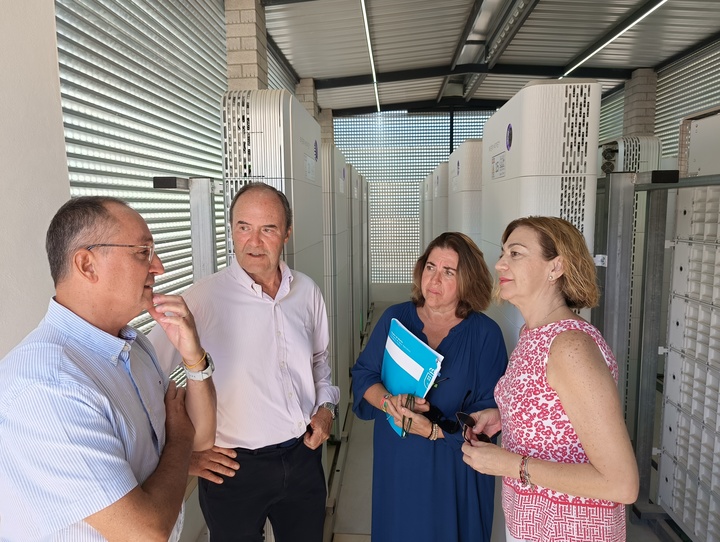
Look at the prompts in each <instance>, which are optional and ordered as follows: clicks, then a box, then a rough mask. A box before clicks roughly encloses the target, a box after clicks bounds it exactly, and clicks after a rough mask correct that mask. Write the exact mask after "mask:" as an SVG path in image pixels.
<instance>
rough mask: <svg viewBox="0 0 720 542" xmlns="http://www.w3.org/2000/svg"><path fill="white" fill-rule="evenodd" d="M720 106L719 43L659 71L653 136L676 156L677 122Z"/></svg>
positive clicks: (663, 151) (664, 154) (663, 153)
mask: <svg viewBox="0 0 720 542" xmlns="http://www.w3.org/2000/svg"><path fill="white" fill-rule="evenodd" d="M718 104H720V40H719V41H716V42H714V43H712V44H710V45H708V46H707V47H703V48H702V49H701V50H699V51H697V52H696V53H694V54H692V55H690V56H687V57H685V58H683V59H681V60H679V61H677V62H675V63H674V64H671V65H670V66H667V67H666V68H663V69H662V70H659V71H658V83H657V103H656V114H655V135H657V136H658V137H659V138H660V141H661V142H662V155H663V156H664V157H665V156H677V154H678V133H679V128H680V121H681V119H682V118H683V117H686V116H688V115H690V114H692V113H696V112H698V111H702V110H703V109H707V108H709V107H712V106H715V105H718Z"/></svg>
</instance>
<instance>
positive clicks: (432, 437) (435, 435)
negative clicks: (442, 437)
mask: <svg viewBox="0 0 720 542" xmlns="http://www.w3.org/2000/svg"><path fill="white" fill-rule="evenodd" d="M437 438H438V424H436V423H434V424H432V430H431V431H430V436H429V437H428V439H429V440H437Z"/></svg>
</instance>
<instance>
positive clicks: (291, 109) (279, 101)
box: [222, 90, 324, 287]
mask: <svg viewBox="0 0 720 542" xmlns="http://www.w3.org/2000/svg"><path fill="white" fill-rule="evenodd" d="M222 119H223V133H224V135H225V162H224V172H225V197H226V200H227V201H228V202H229V201H231V200H232V197H233V196H234V195H235V193H236V192H237V189H239V187H240V186H241V185H242V184H244V183H246V182H249V181H261V182H264V183H267V184H269V185H271V186H274V187H275V188H277V189H278V190H280V191H282V192H283V193H284V194H285V195H286V196H287V198H288V200H289V202H290V206H291V208H292V209H293V224H292V234H291V235H290V239H289V241H288V242H287V244H286V245H285V253H284V259H285V261H286V262H287V264H288V265H289V266H290V267H291V268H292V269H296V270H298V271H301V272H303V273H305V274H306V275H308V276H309V277H310V278H312V279H313V280H314V281H315V283H316V284H318V285H320V286H321V287H322V284H323V283H324V266H323V205H322V185H321V182H322V179H321V166H320V164H319V163H318V160H319V157H320V156H319V153H320V148H319V142H320V125H319V124H318V123H317V122H316V121H315V120H314V119H313V118H312V117H311V116H310V114H309V113H308V112H307V111H306V110H305V108H304V107H303V106H302V104H300V102H299V101H298V100H297V99H296V98H295V97H294V96H293V95H292V94H291V93H289V92H288V91H287V90H244V91H230V92H226V93H225V94H224V95H223V98H222ZM228 212H229V206H228ZM227 222H228V231H227V239H228V241H227V246H228V256H227V257H228V260H229V258H231V257H233V256H232V254H233V247H232V235H231V229H230V228H231V224H230V220H229V217H228V221H227Z"/></svg>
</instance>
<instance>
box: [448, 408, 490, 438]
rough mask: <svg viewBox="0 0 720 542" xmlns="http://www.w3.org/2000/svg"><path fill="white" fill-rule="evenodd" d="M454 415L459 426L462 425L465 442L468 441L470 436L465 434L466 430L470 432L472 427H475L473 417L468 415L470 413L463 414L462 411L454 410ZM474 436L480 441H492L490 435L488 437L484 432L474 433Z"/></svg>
mask: <svg viewBox="0 0 720 542" xmlns="http://www.w3.org/2000/svg"><path fill="white" fill-rule="evenodd" d="M455 417H456V418H457V420H458V422H460V426H461V427H462V436H463V438H464V439H465V441H466V442H470V441H471V440H472V438H470V437H468V436H467V432H468V430H470V432H471V433H472V428H473V427H475V418H473V417H472V416H470V414H465V413H464V412H456V413H455ZM475 438H476V439H477V440H479V441H480V442H489V443H492V440H490V437H488V436H487V435H486V434H485V433H480V434H478V435H475Z"/></svg>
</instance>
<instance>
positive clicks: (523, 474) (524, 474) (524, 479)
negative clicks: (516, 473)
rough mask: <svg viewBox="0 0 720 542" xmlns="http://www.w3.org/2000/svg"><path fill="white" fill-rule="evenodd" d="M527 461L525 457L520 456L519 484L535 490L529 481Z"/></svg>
mask: <svg viewBox="0 0 720 542" xmlns="http://www.w3.org/2000/svg"><path fill="white" fill-rule="evenodd" d="M528 459H530V458H529V457H528V456H527V455H524V456H522V459H521V460H520V483H521V484H522V485H523V486H525V487H527V488H528V489H531V490H533V489H535V484H533V483H532V482H531V481H530V472H529V471H528Z"/></svg>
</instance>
